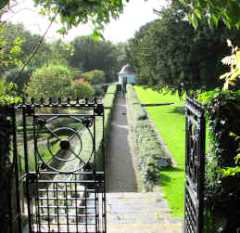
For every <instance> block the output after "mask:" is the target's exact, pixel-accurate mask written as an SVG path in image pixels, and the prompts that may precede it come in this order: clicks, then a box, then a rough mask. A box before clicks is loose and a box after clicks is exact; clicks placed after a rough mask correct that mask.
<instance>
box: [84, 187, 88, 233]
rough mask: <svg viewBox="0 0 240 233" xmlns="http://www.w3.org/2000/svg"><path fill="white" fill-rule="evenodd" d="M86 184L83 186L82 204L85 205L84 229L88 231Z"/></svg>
mask: <svg viewBox="0 0 240 233" xmlns="http://www.w3.org/2000/svg"><path fill="white" fill-rule="evenodd" d="M86 189H87V188H86V185H85V186H84V205H85V210H84V213H85V230H86V233H88V213H87V190H86Z"/></svg>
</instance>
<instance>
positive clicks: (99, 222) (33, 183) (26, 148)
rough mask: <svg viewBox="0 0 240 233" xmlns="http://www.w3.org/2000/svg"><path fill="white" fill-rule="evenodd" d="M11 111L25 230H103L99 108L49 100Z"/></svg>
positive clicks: (62, 232)
mask: <svg viewBox="0 0 240 233" xmlns="http://www.w3.org/2000/svg"><path fill="white" fill-rule="evenodd" d="M14 108H15V114H14V121H15V122H14V125H15V128H14V129H15V135H16V143H17V145H16V146H15V148H16V153H17V155H18V156H17V157H18V158H20V159H19V161H18V165H19V168H18V170H19V184H22V187H23V188H22V189H20V196H21V195H22V198H20V199H19V201H20V202H21V203H20V206H21V211H22V212H25V214H26V215H27V216H28V227H29V232H30V233H50V232H58V233H65V232H66V233H73V232H74V233H82V232H84V233H87V232H89V233H92V232H94V233H97V232H99V233H100V232H106V202H105V201H106V195H105V175H104V164H105V162H104V141H103V140H104V130H103V129H104V107H103V104H102V103H101V102H100V101H99V100H97V99H95V100H93V101H89V100H84V101H81V100H79V99H77V100H75V101H71V100H69V99H68V100H66V102H62V101H61V99H58V100H55V101H52V100H51V99H50V100H49V101H47V102H45V101H44V100H41V102H40V103H35V102H34V101H32V102H31V103H28V104H27V103H23V104H21V105H18V106H15V107H14Z"/></svg>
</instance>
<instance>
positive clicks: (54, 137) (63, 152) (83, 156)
mask: <svg viewBox="0 0 240 233" xmlns="http://www.w3.org/2000/svg"><path fill="white" fill-rule="evenodd" d="M66 118H67V122H65V121H66V120H65V119H66ZM64 120H65V121H64ZM84 120H85V119H84V118H78V117H71V116H64V117H63V116H58V117H54V118H50V119H48V120H46V121H45V125H44V126H43V125H42V124H41V125H40V124H39V125H38V126H39V127H37V128H36V131H37V132H36V137H35V140H36V142H37V143H36V153H37V156H38V158H39V162H40V164H41V167H44V169H46V168H47V169H50V170H52V171H55V172H59V173H73V172H77V171H79V170H81V169H82V168H83V167H84V166H85V165H86V164H87V163H88V162H89V161H91V159H92V157H93V154H94V136H93V133H92V129H91V127H92V124H88V125H86V124H85V121H84ZM37 122H38V121H37ZM39 122H43V121H42V120H39ZM59 122H60V123H62V124H64V125H66V127H59V126H58V125H59ZM72 125H73V126H72ZM88 126H89V127H88ZM83 140H84V143H83Z"/></svg>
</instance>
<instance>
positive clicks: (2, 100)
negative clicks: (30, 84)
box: [0, 80, 21, 105]
mask: <svg viewBox="0 0 240 233" xmlns="http://www.w3.org/2000/svg"><path fill="white" fill-rule="evenodd" d="M20 101H21V98H20V97H18V96H17V95H16V86H15V85H14V84H13V83H6V82H5V81H4V80H0V105H9V104H14V103H19V102H20Z"/></svg>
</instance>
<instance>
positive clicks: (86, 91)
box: [72, 80, 94, 98]
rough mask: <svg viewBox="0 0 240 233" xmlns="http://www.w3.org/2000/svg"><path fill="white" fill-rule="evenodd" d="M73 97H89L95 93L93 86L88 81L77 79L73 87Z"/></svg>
mask: <svg viewBox="0 0 240 233" xmlns="http://www.w3.org/2000/svg"><path fill="white" fill-rule="evenodd" d="M72 94H73V97H79V98H89V97H91V96H93V95H94V89H93V87H92V86H91V85H90V84H89V83H87V82H79V81H78V80H75V81H74V82H73V87H72Z"/></svg>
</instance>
